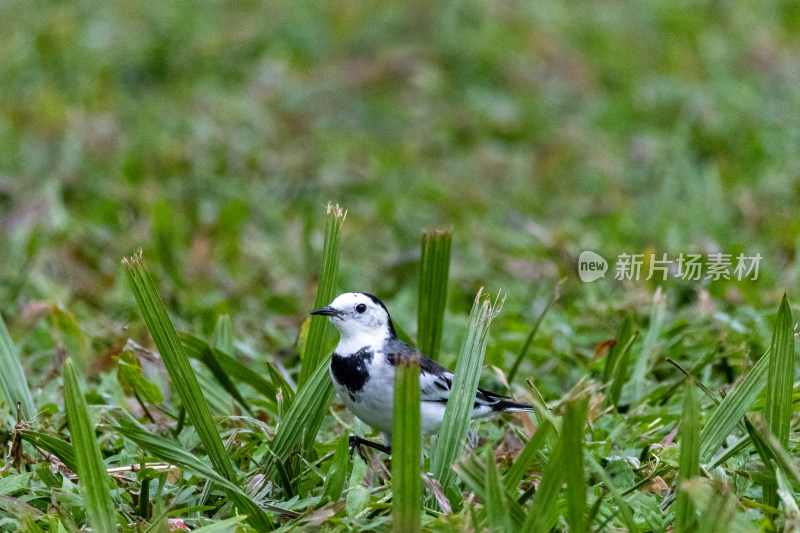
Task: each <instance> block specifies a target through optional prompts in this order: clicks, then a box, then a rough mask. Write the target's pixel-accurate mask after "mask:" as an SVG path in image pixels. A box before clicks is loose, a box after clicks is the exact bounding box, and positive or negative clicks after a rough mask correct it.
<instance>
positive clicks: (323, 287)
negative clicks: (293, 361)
mask: <svg viewBox="0 0 800 533" xmlns="http://www.w3.org/2000/svg"><path fill="white" fill-rule="evenodd" d="M346 216H347V211H345V210H344V209H342V208H341V207H339V206H338V205H331V204H328V208H327V219H326V223H325V241H324V243H323V246H322V268H321V269H320V275H319V285H318V286H317V296H316V298H315V299H314V309H319V308H320V307H324V306H326V305H328V304H329V303H331V301H332V300H333V298H334V297H335V296H336V284H337V282H338V278H339V234H340V233H341V231H342V224H344V219H345V217H346ZM332 333H333V328H332V326H331V324H330V322H329V321H328V319H327V317H324V316H312V317H311V326H310V328H309V331H308V338H307V340H306V344H305V350H304V351H303V364H302V366H301V367H300V378H299V380H298V383H297V387H298V388H300V387H302V386H303V385H304V384H305V383H306V382H307V381H308V380H309V379H310V378H311V375H312V374H313V373H314V371H315V370H316V369H317V367H318V366H319V365H320V364H321V362H322V360H323V359H324V357H325V353H324V351H325V347H326V346H327V344H328V343H329V339H330V338H331V336H332Z"/></svg>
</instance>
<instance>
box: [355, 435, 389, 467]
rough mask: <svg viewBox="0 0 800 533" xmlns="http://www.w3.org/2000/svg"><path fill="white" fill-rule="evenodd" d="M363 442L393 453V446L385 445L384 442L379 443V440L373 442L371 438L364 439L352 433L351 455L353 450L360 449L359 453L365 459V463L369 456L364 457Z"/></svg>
mask: <svg viewBox="0 0 800 533" xmlns="http://www.w3.org/2000/svg"><path fill="white" fill-rule="evenodd" d="M362 444H363V445H364V446H369V447H370V448H372V449H374V450H378V451H379V452H383V453H385V454H387V455H389V454H391V453H392V448H391V447H390V446H384V445H383V444H378V443H377V442H372V441H371V440H367V439H362V438H361V437H359V436H358V435H350V457H353V452H354V451H356V450H358V455H360V456H361V458H362V459H364V462H365V463H366V462H367V458H366V457H364V451H363V450H362V449H361V445H362Z"/></svg>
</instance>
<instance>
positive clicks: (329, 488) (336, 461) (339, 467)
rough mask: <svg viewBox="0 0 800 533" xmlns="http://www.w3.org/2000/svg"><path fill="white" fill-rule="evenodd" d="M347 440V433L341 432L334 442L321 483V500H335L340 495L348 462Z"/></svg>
mask: <svg viewBox="0 0 800 533" xmlns="http://www.w3.org/2000/svg"><path fill="white" fill-rule="evenodd" d="M349 441H350V439H349V438H348V435H347V433H342V435H341V436H340V437H339V440H338V441H337V442H336V451H335V452H334V454H333V460H332V461H331V466H330V468H329V469H328V472H327V475H326V476H325V483H324V484H323V485H322V499H321V500H320V501H321V502H337V501H339V498H341V497H342V491H343V490H344V480H345V476H347V464H348V463H349V462H350V454H349V449H350V447H349Z"/></svg>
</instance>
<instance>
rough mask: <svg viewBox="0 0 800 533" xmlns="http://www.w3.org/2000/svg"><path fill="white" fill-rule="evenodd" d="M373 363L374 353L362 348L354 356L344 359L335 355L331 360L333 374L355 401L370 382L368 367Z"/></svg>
mask: <svg viewBox="0 0 800 533" xmlns="http://www.w3.org/2000/svg"><path fill="white" fill-rule="evenodd" d="M371 362H372V351H371V350H368V349H367V348H361V349H360V350H359V351H357V352H356V353H354V354H353V355H350V356H347V357H344V356H341V355H339V354H338V353H334V354H333V357H332V358H331V373H332V374H333V379H335V380H336V381H337V382H338V383H340V384H341V385H344V387H345V388H346V389H347V395H348V396H350V399H351V400H353V401H355V400H356V395H357V394H358V392H359V391H360V390H361V389H363V388H364V385H366V384H367V381H369V372H368V371H367V366H368V365H369V364H370V363H371Z"/></svg>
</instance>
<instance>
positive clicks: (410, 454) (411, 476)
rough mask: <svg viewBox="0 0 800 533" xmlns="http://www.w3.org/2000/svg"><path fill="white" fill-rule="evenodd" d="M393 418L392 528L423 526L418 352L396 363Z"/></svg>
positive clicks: (408, 529) (409, 529)
mask: <svg viewBox="0 0 800 533" xmlns="http://www.w3.org/2000/svg"><path fill="white" fill-rule="evenodd" d="M394 376H395V377H394V412H393V419H392V492H393V497H392V529H393V531H395V532H398V533H404V532H410V533H411V532H414V531H419V530H420V529H421V528H422V477H421V475H422V470H421V468H422V464H421V462H420V459H421V458H422V443H421V428H420V399H419V355H418V354H413V355H410V356H408V357H403V358H401V359H400V360H399V361H398V362H397V365H396V366H395V374H394Z"/></svg>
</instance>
